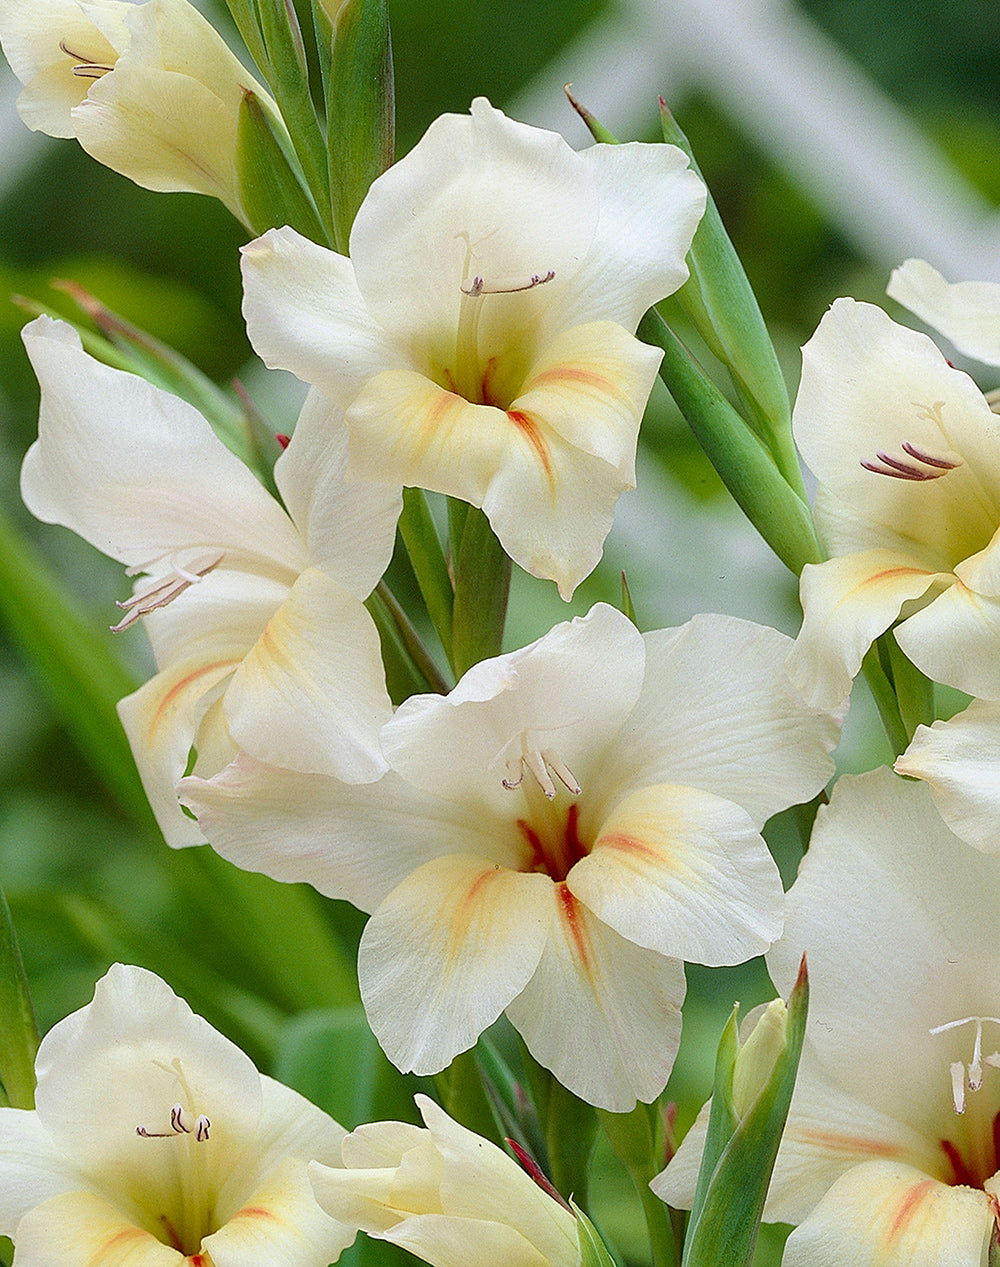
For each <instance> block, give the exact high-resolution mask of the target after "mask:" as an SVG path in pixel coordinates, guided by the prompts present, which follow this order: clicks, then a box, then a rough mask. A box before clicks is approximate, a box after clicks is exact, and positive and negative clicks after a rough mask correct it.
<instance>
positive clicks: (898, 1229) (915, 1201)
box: [886, 1179, 937, 1241]
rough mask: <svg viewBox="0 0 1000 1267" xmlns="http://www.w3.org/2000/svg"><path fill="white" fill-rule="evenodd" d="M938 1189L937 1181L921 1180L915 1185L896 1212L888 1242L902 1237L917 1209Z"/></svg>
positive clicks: (887, 1238)
mask: <svg viewBox="0 0 1000 1267" xmlns="http://www.w3.org/2000/svg"><path fill="white" fill-rule="evenodd" d="M936 1187H937V1180H936V1179H921V1180H920V1182H919V1183H915V1184H913V1186H912V1187H911V1188H910V1190H909V1192H908V1193H907V1194H906V1196H905V1197H904V1199H903V1201H902V1202H901V1203H900V1206H899V1209H898V1210H897V1211H896V1217H895V1218H894V1219H893V1221H892V1226H891V1227H890V1228H889V1234H888V1236H887V1237H886V1240H887V1241H892V1240H895V1238H896V1237H897V1236H900V1235H901V1234H902V1233H903V1232H904V1231H905V1230H906V1225H907V1223H909V1222H910V1220H911V1219H912V1218H913V1216H914V1214H915V1213H916V1210H917V1207H918V1206H919V1205H920V1203H921V1202H922V1201H925V1200H926V1199H927V1197H929V1196H930V1195H931V1192H932V1191H933V1190H934V1188H936Z"/></svg>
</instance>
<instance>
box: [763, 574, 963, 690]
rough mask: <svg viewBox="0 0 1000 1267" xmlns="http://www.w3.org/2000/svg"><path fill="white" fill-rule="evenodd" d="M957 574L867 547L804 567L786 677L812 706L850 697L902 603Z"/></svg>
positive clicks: (944, 582) (920, 595)
mask: <svg viewBox="0 0 1000 1267" xmlns="http://www.w3.org/2000/svg"><path fill="white" fill-rule="evenodd" d="M952 579H953V578H952V577H951V576H950V575H948V574H946V573H940V572H928V571H925V570H924V569H922V568H919V567H914V566H913V562H912V560H911V559H908V558H906V557H905V556H903V555H899V554H895V553H893V552H892V551H890V550H866V551H864V552H863V553H861V554H847V555H844V556H842V557H841V558H839V559H828V560H827V562H826V563H820V564H812V563H807V564H806V566H805V567H804V568H803V569H802V577H801V581H800V595H801V599H802V609H803V612H804V617H803V621H802V628H801V630H800V631H799V636H798V637H797V638H796V640H795V646H794V647H793V648H792V650H791V653H790V655H789V657H788V665H787V668H788V677H789V680H790V681H791V682H792V684H793V685H794V686H795V687H796V689H798V690H799V691H801V692H802V696H803V698H804V699H805V700H806V702H807V703H808V704H809V705H810V706H811V707H813V708H834V707H836V705H838V704H840V703H841V702H842V701H843V700H845V699H846V698H847V696H848V695H849V694H850V691H851V683H852V682H853V680H854V678H855V677H856V676H857V673H858V670H859V669H860V668H861V661H862V659H863V658H864V654H865V652H866V651H867V650H868V648H869V647H870V646H871V644H872V643H873V642H874V641H875V639H876V638H877V637H878V636H879V634H881V633H885V631H886V630H887V629H888V628H889V626H890V625H891V624H892V622H893V621H894V620H895V619H896V617H897V616H898V615H899V612H900V609H901V608H902V606H903V604H904V603H906V602H908V601H909V600H911V599H917V598H921V597H923V595H925V594H926V593H927V591H928V590H929V589H930V588H931V586H932V585H935V584H936V583H937V584H947V583H948V582H950V581H951V580H952Z"/></svg>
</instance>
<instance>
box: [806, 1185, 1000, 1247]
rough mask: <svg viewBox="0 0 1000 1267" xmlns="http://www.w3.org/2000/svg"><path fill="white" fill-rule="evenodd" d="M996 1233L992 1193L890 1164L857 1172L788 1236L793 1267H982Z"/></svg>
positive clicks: (835, 1187) (834, 1189) (831, 1190)
mask: <svg viewBox="0 0 1000 1267" xmlns="http://www.w3.org/2000/svg"><path fill="white" fill-rule="evenodd" d="M992 1230H993V1212H992V1209H991V1207H990V1203H989V1198H988V1197H987V1195H986V1193H985V1192H976V1191H973V1190H972V1189H971V1188H955V1187H948V1186H947V1185H945V1184H941V1183H937V1182H936V1181H935V1180H933V1179H929V1178H928V1177H927V1176H926V1175H924V1174H921V1173H920V1171H918V1170H913V1169H912V1168H911V1167H909V1166H901V1165H899V1164H897V1163H893V1162H888V1161H872V1162H868V1163H867V1164H866V1165H863V1166H855V1167H854V1169H853V1170H849V1171H848V1172H847V1174H845V1175H844V1176H843V1177H842V1178H841V1179H839V1180H838V1181H837V1182H836V1183H835V1184H834V1186H833V1187H832V1188H831V1189H830V1191H829V1192H828V1193H827V1194H826V1196H825V1197H824V1198H823V1200H822V1201H821V1202H820V1204H819V1205H818V1206H817V1207H816V1209H815V1210H814V1211H813V1212H812V1214H810V1216H809V1217H808V1219H806V1221H805V1222H804V1223H803V1224H802V1225H801V1226H800V1227H798V1228H797V1229H796V1230H795V1231H794V1232H793V1233H792V1234H791V1236H790V1237H789V1238H788V1241H787V1243H786V1245H785V1252H784V1257H783V1258H782V1262H783V1263H784V1264H786V1267H858V1264H860V1263H865V1264H871V1267H902V1264H906V1267H980V1264H982V1263H983V1262H985V1260H986V1253H987V1250H988V1247H989V1241H990V1235H991V1233H992Z"/></svg>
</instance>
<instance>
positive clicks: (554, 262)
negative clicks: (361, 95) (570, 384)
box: [351, 97, 598, 365]
mask: <svg viewBox="0 0 1000 1267" xmlns="http://www.w3.org/2000/svg"><path fill="white" fill-rule="evenodd" d="M597 217H598V204H597V194H596V190H595V188H594V185H593V182H592V181H591V180H590V178H589V174H588V168H587V164H586V163H585V162H584V161H583V160H582V159H581V157H580V156H579V155H578V154H576V153H575V152H574V151H573V150H572V149H571V148H570V146H569V145H567V143H566V141H565V140H564V139H563V138H562V137H561V136H559V135H558V133H555V132H546V131H543V130H542V129H540V128H534V127H529V126H527V125H525V124H523V123H517V122H516V121H515V120H513V119H508V118H506V117H505V115H503V114H502V113H501V112H500V111H499V110H495V109H493V107H492V106H491V105H490V104H489V102H488V101H486V100H485V98H482V97H479V98H477V99H476V100H475V101H474V102H473V103H472V106H471V111H470V114H469V115H454V114H445V115H441V116H440V117H439V118H438V119H437V120H435V122H434V123H432V124H431V126H430V127H429V128H428V129H427V132H426V133H425V134H424V137H423V139H422V140H421V141H419V142H418V143H417V145H415V146H414V147H413V149H412V150H411V151H410V152H409V154H407V155H406V157H405V158H403V159H402V160H401V161H400V162H398V163H396V164H395V165H394V166H393V167H391V168H389V170H388V171H387V172H386V173H385V174H384V175H382V176H381V177H379V179H378V180H377V181H376V182H375V183H374V184H373V185H372V187H371V190H370V191H369V194H368V196H367V197H366V198H365V201H364V203H363V204H362V207H361V209H360V210H359V212H358V215H357V218H356V219H355V221H354V227H353V228H352V230H351V259H352V260H353V261H354V267H355V271H356V274H357V279H358V287H359V289H360V291H361V293H362V295H363V296H364V298H365V302H366V304H367V306H368V310H369V311H370V312H371V313H372V315H373V316H374V317H375V319H376V320H377V321H378V322H379V323H380V324H381V325H382V327H383V328H384V329H385V330H386V331H389V332H390V333H391V335H392V336H393V337H394V338H395V340H396V341H397V342H398V343H401V344H404V345H405V346H407V347H408V348H409V350H410V354H411V356H412V357H413V359H414V361H415V362H416V363H417V364H419V365H429V364H431V363H432V362H435V361H437V360H439V359H440V357H441V355H443V354H445V352H446V351H447V350H450V349H449V347H448V345H449V344H450V345H451V347H453V346H454V340H455V331H456V329H457V328H458V316H459V309H460V307H461V303H462V289H461V288H462V284H463V283H467V282H469V281H471V279H472V278H474V277H476V276H481V277H483V278H484V279H485V281H486V283H487V285H488V286H493V285H496V284H498V283H499V284H501V285H503V284H505V283H506V284H511V283H510V281H509V279H520V278H524V277H530V276H532V275H536V274H540V275H544V274H545V273H547V272H549V271H552V272H553V273H554V274H555V276H554V278H553V280H552V282H551V283H549V284H547V285H545V286H540V287H538V288H536V289H535V290H531V291H526V292H524V293H521V294H518V295H517V296H516V298H515V300H514V302H515V303H516V306H517V311H518V313H519V319H518V320H517V322H516V323H514V322H511V323H505V324H507V327H508V331H509V332H510V331H513V330H518V331H519V332H520V333H522V334H523V331H524V330H525V329H528V328H530V327H532V326H533V325H534V324H535V314H536V313H537V312H539V311H542V310H545V309H547V308H549V307H554V306H558V304H559V302H560V298H561V295H562V293H563V291H564V289H565V286H566V284H567V283H569V282H570V280H571V278H572V277H573V275H574V274H575V273H576V271H577V270H578V269H579V267H580V265H581V263H582V261H583V259H584V258H585V256H586V255H587V252H588V250H589V249H590V246H591V242H592V240H593V237H594V231H595V228H596V225H597ZM499 334H500V331H499V330H498V335H499ZM500 337H503V336H502V335H500ZM505 341H506V342H508V343H509V333H508V335H507V338H506V340H505ZM486 342H487V346H488V351H487V356H488V355H502V354H503V353H504V352H505V351H507V350H509V349H508V348H505V347H503V346H500V345H499V344H497V345H496V346H494V345H493V344H494V340H490V339H487V341H486Z"/></svg>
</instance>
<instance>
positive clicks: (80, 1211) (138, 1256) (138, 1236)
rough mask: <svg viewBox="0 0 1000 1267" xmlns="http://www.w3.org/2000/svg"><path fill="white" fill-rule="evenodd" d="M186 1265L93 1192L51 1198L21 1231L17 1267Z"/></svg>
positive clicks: (31, 1214) (180, 1256)
mask: <svg viewBox="0 0 1000 1267" xmlns="http://www.w3.org/2000/svg"><path fill="white" fill-rule="evenodd" d="M187 1261H189V1260H187V1259H185V1257H184V1255H183V1254H182V1253H180V1252H179V1251H178V1250H176V1249H172V1248H171V1247H170V1246H169V1245H165V1244H164V1243H163V1242H162V1241H161V1240H160V1239H159V1237H157V1236H156V1235H155V1234H154V1233H153V1232H151V1231H150V1230H149V1229H148V1228H145V1227H140V1226H138V1225H137V1224H136V1223H135V1221H134V1220H133V1219H132V1218H131V1216H130V1215H128V1214H125V1213H123V1212H122V1210H120V1209H118V1208H117V1207H116V1206H115V1205H114V1204H112V1202H110V1201H108V1200H107V1199H106V1198H105V1197H103V1196H99V1195H97V1194H96V1193H93V1192H86V1191H80V1192H66V1193H63V1194H62V1195H61V1196H57V1197H50V1198H49V1200H48V1201H46V1202H44V1203H43V1204H42V1205H39V1206H36V1207H35V1208H34V1209H33V1210H31V1211H29V1213H28V1214H26V1215H25V1216H24V1218H23V1219H22V1220H21V1223H20V1226H19V1227H18V1230H17V1263H18V1267H22V1264H23V1267H52V1264H54V1263H58V1264H59V1267H91V1264H93V1263H100V1264H101V1267H184V1265H185V1263H186V1262H187Z"/></svg>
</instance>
